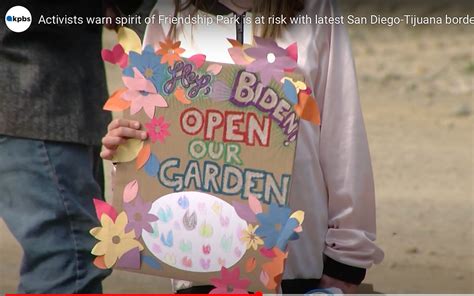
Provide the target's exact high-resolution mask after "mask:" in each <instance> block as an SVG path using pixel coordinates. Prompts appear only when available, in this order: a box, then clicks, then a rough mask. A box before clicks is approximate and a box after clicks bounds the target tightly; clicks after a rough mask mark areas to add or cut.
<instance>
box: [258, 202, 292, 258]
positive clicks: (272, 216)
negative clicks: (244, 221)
mask: <svg viewBox="0 0 474 296" xmlns="http://www.w3.org/2000/svg"><path fill="white" fill-rule="evenodd" d="M290 213H291V209H290V208H288V207H279V206H278V205H276V204H271V205H270V207H269V209H268V211H267V212H266V213H259V214H257V215H256V216H257V220H258V222H259V224H260V226H259V227H258V228H257V230H256V231H255V234H256V235H258V236H260V237H263V241H264V245H265V248H267V249H271V248H273V247H274V246H275V245H276V243H277V241H278V238H279V237H280V235H281V232H282V231H283V230H284V229H285V225H286V223H287V222H288V219H289V218H290Z"/></svg>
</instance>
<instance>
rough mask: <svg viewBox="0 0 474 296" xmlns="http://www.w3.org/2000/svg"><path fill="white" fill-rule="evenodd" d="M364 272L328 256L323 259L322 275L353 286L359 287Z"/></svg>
mask: <svg viewBox="0 0 474 296" xmlns="http://www.w3.org/2000/svg"><path fill="white" fill-rule="evenodd" d="M365 272H366V269H364V268H360V267H354V266H350V265H346V264H343V263H340V262H337V261H336V260H334V259H332V258H330V257H328V256H325V258H324V270H323V274H325V275H327V276H330V277H332V278H335V279H338V280H341V281H344V282H347V283H351V284H354V285H360V283H361V282H362V281H363V280H364V278H365Z"/></svg>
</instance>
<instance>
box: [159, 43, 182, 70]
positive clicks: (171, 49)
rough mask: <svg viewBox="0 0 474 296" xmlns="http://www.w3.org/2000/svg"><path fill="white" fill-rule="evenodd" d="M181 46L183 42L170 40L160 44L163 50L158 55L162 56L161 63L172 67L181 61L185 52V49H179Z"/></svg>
mask: <svg viewBox="0 0 474 296" xmlns="http://www.w3.org/2000/svg"><path fill="white" fill-rule="evenodd" d="M180 45H181V41H177V42H173V41H171V40H170V39H166V40H165V41H164V42H160V46H161V48H160V49H158V50H157V51H156V53H157V54H159V55H161V56H162V58H161V63H162V64H164V63H168V65H170V66H172V65H173V64H174V63H175V62H176V61H179V60H181V58H180V55H181V54H182V53H183V52H184V49H183V48H181V47H179V46H180Z"/></svg>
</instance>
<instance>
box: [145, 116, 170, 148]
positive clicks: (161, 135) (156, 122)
mask: <svg viewBox="0 0 474 296" xmlns="http://www.w3.org/2000/svg"><path fill="white" fill-rule="evenodd" d="M145 127H146V130H147V131H148V136H149V137H150V140H151V142H152V143H156V141H160V143H163V142H164V141H165V139H166V138H167V137H169V136H170V133H169V130H168V128H169V127H170V125H169V124H168V123H167V122H165V118H164V117H163V116H161V117H160V118H158V119H156V118H153V119H152V120H151V121H150V122H148V123H147V124H145Z"/></svg>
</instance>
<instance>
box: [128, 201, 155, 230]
mask: <svg viewBox="0 0 474 296" xmlns="http://www.w3.org/2000/svg"><path fill="white" fill-rule="evenodd" d="M123 209H124V211H125V213H127V216H128V219H129V221H128V224H127V226H126V227H125V231H127V232H128V231H132V230H134V231H135V236H136V238H139V237H141V236H142V230H145V231H146V232H150V233H151V232H153V228H152V227H151V224H150V223H152V222H155V221H157V220H158V217H157V216H155V215H153V214H150V213H149V212H150V210H151V203H149V202H145V201H144V200H143V199H142V198H141V197H140V195H138V196H137V197H136V198H135V199H134V200H133V201H132V202H130V203H124V204H123Z"/></svg>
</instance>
